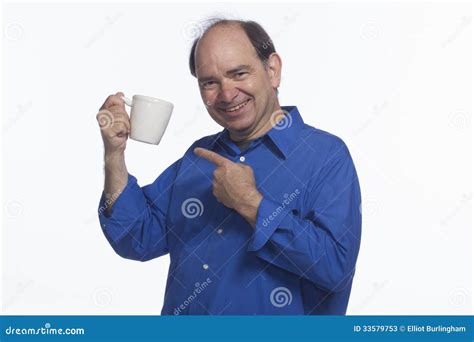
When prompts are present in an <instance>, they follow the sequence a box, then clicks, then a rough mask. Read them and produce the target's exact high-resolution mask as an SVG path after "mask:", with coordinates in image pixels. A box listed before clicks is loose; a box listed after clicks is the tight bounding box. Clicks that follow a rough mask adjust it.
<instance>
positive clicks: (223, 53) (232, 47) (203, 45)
mask: <svg viewBox="0 0 474 342" xmlns="http://www.w3.org/2000/svg"><path fill="white" fill-rule="evenodd" d="M195 61H196V73H197V75H198V76H199V75H201V74H208V73H214V72H225V71H227V70H230V69H232V68H235V67H236V66H238V65H253V64H255V63H258V62H259V59H258V57H257V53H256V51H255V48H254V47H253V45H252V43H251V42H250V40H249V38H248V37H247V34H246V33H245V31H244V30H243V29H242V28H240V27H239V26H238V25H235V24H231V25H219V26H216V27H213V28H211V29H210V30H209V31H207V32H206V33H205V34H204V36H203V37H202V38H201V40H200V41H199V42H198V44H197V46H196V52H195Z"/></svg>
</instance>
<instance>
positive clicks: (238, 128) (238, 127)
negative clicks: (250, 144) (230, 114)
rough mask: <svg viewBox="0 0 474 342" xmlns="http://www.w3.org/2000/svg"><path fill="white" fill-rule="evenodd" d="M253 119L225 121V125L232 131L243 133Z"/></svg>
mask: <svg viewBox="0 0 474 342" xmlns="http://www.w3.org/2000/svg"><path fill="white" fill-rule="evenodd" d="M253 123H254V120H253V119H252V118H241V119H238V120H232V121H226V125H225V127H226V128H227V129H228V130H230V131H233V132H238V133H245V132H247V131H248V130H250V129H251V128H252V126H253Z"/></svg>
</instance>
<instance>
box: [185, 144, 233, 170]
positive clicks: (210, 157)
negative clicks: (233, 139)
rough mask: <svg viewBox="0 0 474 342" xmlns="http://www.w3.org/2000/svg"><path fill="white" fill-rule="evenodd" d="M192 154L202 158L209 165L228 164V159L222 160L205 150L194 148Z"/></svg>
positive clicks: (219, 156) (215, 154)
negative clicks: (209, 163)
mask: <svg viewBox="0 0 474 342" xmlns="http://www.w3.org/2000/svg"><path fill="white" fill-rule="evenodd" d="M194 153H195V154H197V155H198V156H199V157H201V158H204V159H206V160H208V161H210V162H211V163H214V164H216V165H217V166H224V165H226V164H227V163H229V162H230V160H229V159H227V158H224V157H222V156H221V155H219V154H217V153H215V152H212V151H209V150H206V149H205V148H201V147H196V148H195V149H194Z"/></svg>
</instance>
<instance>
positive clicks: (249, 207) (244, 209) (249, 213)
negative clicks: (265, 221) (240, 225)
mask: <svg viewBox="0 0 474 342" xmlns="http://www.w3.org/2000/svg"><path fill="white" fill-rule="evenodd" d="M262 200H263V196H262V194H261V193H260V192H258V191H257V190H256V191H255V193H253V194H251V195H250V196H246V198H245V201H244V202H243V203H242V205H241V206H240V207H239V208H238V209H236V210H237V211H238V212H239V214H240V215H242V217H243V218H244V219H245V220H246V221H247V222H248V223H249V224H250V225H251V226H252V227H254V228H255V223H256V221H257V214H258V208H259V207H260V203H261V202H262Z"/></svg>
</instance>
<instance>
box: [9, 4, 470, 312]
mask: <svg viewBox="0 0 474 342" xmlns="http://www.w3.org/2000/svg"><path fill="white" fill-rule="evenodd" d="M3 9H4V12H3V24H2V30H3V65H2V82H3V92H2V97H3V101H2V135H3V139H2V140H3V148H2V152H3V158H2V159H3V167H2V170H3V179H2V180H3V182H2V213H3V221H2V258H3V262H2V273H3V278H2V295H3V296H2V313H3V314H159V313H160V311H161V307H162V303H163V296H164V287H165V281H166V276H167V271H168V264H169V258H168V256H165V257H162V258H159V259H155V260H152V261H149V262H146V263H140V262H135V261H129V260H125V259H122V258H120V257H119V256H118V255H116V254H114V252H113V250H112V248H111V247H110V246H109V245H108V242H107V241H106V239H105V237H104V236H103V234H102V232H101V229H100V226H99V224H98V219H97V207H98V201H99V196H100V193H101V191H102V186H103V171H102V167H103V165H102V157H103V155H102V154H103V149H102V141H101V138H100V132H99V128H98V125H97V122H96V119H95V115H96V113H97V111H98V109H99V107H100V106H101V104H102V103H103V101H104V100H105V98H106V97H107V96H108V95H109V94H112V93H115V92H117V91H124V92H125V93H126V94H127V95H129V96H131V95H133V94H144V95H149V96H155V97H159V98H163V99H167V100H169V101H171V102H173V103H174V104H175V110H174V113H173V117H172V118H171V121H170V124H169V126H168V129H167V131H166V133H165V136H164V138H163V140H162V142H161V144H160V145H159V146H151V145H147V144H143V143H139V142H135V141H129V143H128V148H127V165H128V169H129V172H130V173H132V174H133V175H135V176H136V177H137V178H138V180H139V184H140V185H145V184H149V183H151V182H152V181H153V180H154V179H155V178H156V177H157V176H158V175H159V174H160V173H161V172H162V171H163V170H164V169H165V168H166V167H167V166H168V165H169V164H171V163H172V162H173V161H175V160H176V159H178V158H180V157H181V155H182V154H183V153H184V151H185V150H186V149H187V147H188V146H189V145H191V143H192V142H193V141H195V140H197V139H199V138H200V137H202V136H204V135H208V134H212V133H215V132H217V131H219V130H220V129H221V128H220V127H219V126H217V124H215V123H214V122H213V121H212V119H211V118H210V117H209V115H208V114H207V112H206V111H205V108H204V106H203V104H202V103H201V99H200V96H199V92H198V88H197V84H196V81H195V79H194V78H193V77H192V76H191V75H190V74H189V71H188V67H187V63H188V51H189V47H190V44H191V39H192V37H193V35H194V34H195V33H196V30H199V27H200V26H199V25H198V23H199V21H200V20H202V19H203V18H207V17H209V16H212V15H214V14H216V13H217V14H224V15H227V16H228V17H230V18H243V19H253V20H256V21H258V22H260V23H261V24H262V25H263V26H264V28H266V29H267V31H268V32H269V34H270V36H271V37H272V38H273V41H274V42H275V45H276V48H277V51H278V52H279V53H280V54H281V56H282V59H283V80H282V85H281V88H280V102H281V104H282V105H297V106H298V107H299V109H300V112H301V113H302V116H303V118H304V120H305V121H306V122H307V123H308V124H310V125H313V126H315V127H318V128H321V129H323V130H326V131H329V132H331V133H333V134H336V135H338V136H339V137H341V138H342V139H343V140H344V141H345V142H346V144H347V145H348V146H349V149H350V151H351V153H352V156H353V159H354V161H355V164H356V167H357V170H358V174H359V178H360V183H361V188H362V195H363V235H362V245H361V249H360V254H359V259H358V264H357V271H356V276H355V279H354V285H353V289H352V295H351V299H350V303H349V308H348V312H347V313H348V314H354V315H360V314H369V315H371V314H409V315H412V314H435V315H437V314H470V313H472V302H471V301H472V278H471V275H472V269H473V267H472V232H471V227H472V221H471V204H472V183H471V174H472V165H471V161H472V146H471V127H472V120H471V117H472V104H471V93H472V69H471V67H472V66H471V61H472V54H471V45H472V44H471V40H472V32H471V31H472V23H471V19H472V15H471V8H470V6H469V5H466V4H464V5H462V4H461V5H453V4H433V5H428V4H424V5H421V4H406V3H405V4H403V3H401V4H398V5H397V4H392V5H390V4H379V5H377V4H371V5H370V4H327V3H316V4H310V3H306V4H297V5H296V4H285V3H281V4H271V3H265V4H259V5H256V4H250V3H239V4H231V3H229V4H192V5H191V4H178V3H177V4H165V3H163V4H152V3H143V4H129V3H108V4H93V3H84V4H59V3H50V4H6V5H4V8H3Z"/></svg>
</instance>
